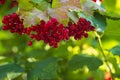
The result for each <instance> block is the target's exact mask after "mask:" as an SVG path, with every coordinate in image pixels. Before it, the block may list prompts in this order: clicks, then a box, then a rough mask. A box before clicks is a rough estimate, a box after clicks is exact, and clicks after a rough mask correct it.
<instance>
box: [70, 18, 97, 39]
mask: <svg viewBox="0 0 120 80" xmlns="http://www.w3.org/2000/svg"><path fill="white" fill-rule="evenodd" d="M68 29H69V36H74V38H75V39H76V40H79V39H81V38H82V37H83V36H84V37H85V38H87V37H88V33H87V32H88V31H94V29H95V28H94V27H93V26H92V25H91V23H90V21H87V20H86V19H85V18H80V19H79V21H78V22H77V24H75V23H72V22H69V23H68Z"/></svg>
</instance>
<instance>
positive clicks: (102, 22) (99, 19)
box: [93, 12, 107, 32]
mask: <svg viewBox="0 0 120 80" xmlns="http://www.w3.org/2000/svg"><path fill="white" fill-rule="evenodd" d="M93 22H94V24H95V26H96V27H97V28H98V31H99V32H102V31H104V30H105V27H106V25H107V23H106V17H105V16H103V15H101V14H100V13H98V12H94V18H93Z"/></svg>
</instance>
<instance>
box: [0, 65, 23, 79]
mask: <svg viewBox="0 0 120 80" xmlns="http://www.w3.org/2000/svg"><path fill="white" fill-rule="evenodd" d="M23 72H24V69H23V68H22V67H20V66H19V65H16V64H6V65H2V66H0V80H4V79H5V78H8V79H10V80H11V79H14V78H16V77H18V76H19V75H21V74H22V73H23Z"/></svg>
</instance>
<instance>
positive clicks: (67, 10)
mask: <svg viewBox="0 0 120 80" xmlns="http://www.w3.org/2000/svg"><path fill="white" fill-rule="evenodd" d="M61 1H62V3H61ZM64 1H68V0H53V3H52V4H51V3H50V0H18V3H19V5H18V6H19V7H14V8H12V9H10V4H11V0H6V3H5V4H4V5H0V80H90V79H94V80H104V76H106V75H105V73H106V71H108V67H107V66H106V62H107V63H108V65H109V66H110V68H111V72H112V77H113V78H114V80H119V79H120V65H119V64H120V57H119V56H120V45H119V43H120V42H119V41H120V38H119V37H120V28H119V27H120V21H119V19H120V12H119V11H120V6H117V2H119V0H104V2H103V3H102V5H104V7H105V9H106V12H104V10H103V8H101V6H98V5H96V4H94V2H92V3H91V1H90V0H70V1H71V3H67V2H64ZM72 1H75V2H73V3H72ZM79 1H82V2H79ZM86 1H87V3H86V4H84V3H85V2H86ZM82 4H83V5H82ZM68 6H69V7H68ZM51 8H52V9H51ZM83 8H84V9H83ZM18 9H19V10H18ZM78 9H79V10H78ZM93 9H94V10H97V12H95V11H94V10H93ZM13 12H18V13H19V12H20V15H21V14H23V15H22V16H21V17H24V18H25V19H26V23H27V22H28V23H29V25H31V24H32V23H34V21H37V19H44V20H45V21H47V20H48V18H49V17H57V19H58V20H60V22H62V23H64V24H66V23H67V22H68V21H69V20H72V21H74V22H77V20H78V19H79V17H84V18H86V19H87V20H89V21H91V23H92V25H94V26H95V27H96V30H97V31H98V32H99V31H100V32H102V35H103V36H100V35H99V34H98V35H99V36H100V38H101V40H102V44H103V47H102V48H103V52H104V54H105V56H106V58H105V59H104V57H103V56H102V54H101V49H100V46H99V43H98V41H97V38H96V35H95V34H94V33H91V32H90V33H89V38H87V39H85V38H83V39H81V40H77V41H76V40H74V39H73V38H71V39H70V41H68V42H64V41H63V42H61V43H60V45H59V47H58V48H57V49H54V48H51V47H50V46H48V45H45V44H44V42H43V41H40V42H35V43H34V44H33V46H32V47H28V46H27V41H28V37H27V36H25V35H24V36H22V37H20V35H17V34H11V33H10V32H8V31H2V26H3V25H2V23H1V22H2V18H3V16H5V15H6V14H10V13H13ZM27 14H28V15H27ZM48 14H50V15H49V16H48ZM86 14H87V15H86ZM93 14H94V15H93ZM26 16H27V17H26ZM32 19H33V20H32ZM27 20H28V21H27ZM29 25H28V26H29ZM103 32H104V33H103ZM83 53H84V54H83ZM104 60H106V61H104ZM103 63H104V64H103Z"/></svg>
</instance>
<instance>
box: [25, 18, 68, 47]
mask: <svg viewBox="0 0 120 80" xmlns="http://www.w3.org/2000/svg"><path fill="white" fill-rule="evenodd" d="M32 32H34V33H35V34H33V33H32ZM26 33H27V34H28V35H30V38H32V39H35V40H37V41H40V40H43V41H44V43H48V44H49V45H50V46H53V47H55V48H57V47H58V43H59V42H60V41H61V40H68V39H69V30H68V29H67V28H65V26H64V25H63V24H59V23H58V21H57V20H56V19H55V18H51V19H50V20H49V21H48V22H45V21H43V20H41V21H40V24H38V25H36V26H32V27H29V28H27V29H26Z"/></svg>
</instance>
